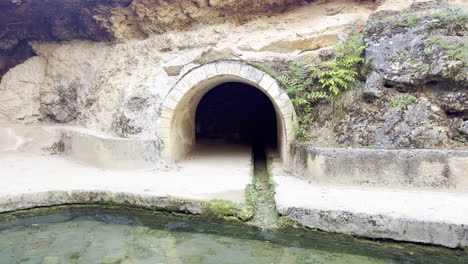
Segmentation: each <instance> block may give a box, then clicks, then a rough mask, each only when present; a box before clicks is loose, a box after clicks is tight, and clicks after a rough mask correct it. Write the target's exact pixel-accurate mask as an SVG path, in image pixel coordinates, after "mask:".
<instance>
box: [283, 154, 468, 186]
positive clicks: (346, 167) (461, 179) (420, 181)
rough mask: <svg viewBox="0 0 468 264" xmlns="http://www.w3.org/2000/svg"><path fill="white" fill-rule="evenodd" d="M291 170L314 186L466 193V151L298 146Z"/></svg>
mask: <svg viewBox="0 0 468 264" xmlns="http://www.w3.org/2000/svg"><path fill="white" fill-rule="evenodd" d="M291 170H292V171H294V173H295V175H296V176H297V177H299V178H301V179H303V180H306V181H308V182H311V183H316V184H326V185H346V186H366V187H385V188H399V189H419V190H437V191H453V192H468V150H371V149H339V148H315V147H303V146H299V147H296V150H295V152H294V153H292V162H291Z"/></svg>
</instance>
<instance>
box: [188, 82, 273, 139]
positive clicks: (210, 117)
mask: <svg viewBox="0 0 468 264" xmlns="http://www.w3.org/2000/svg"><path fill="white" fill-rule="evenodd" d="M195 127H196V141H197V142H199V141H201V140H204V141H207V140H220V141H223V142H227V143H239V144H251V145H252V146H253V147H262V148H264V147H271V148H276V145H277V121H276V112H275V108H274V107H273V104H272V102H271V101H270V99H269V98H268V97H267V96H266V95H265V94H264V93H263V92H262V91H260V90H259V89H257V88H256V87H253V86H251V85H248V84H244V83H238V82H229V83H223V84H221V85H219V86H216V87H215V88H213V89H211V90H210V91H208V92H207V93H206V94H205V95H204V96H203V97H202V99H201V100H200V103H199V104H198V107H197V112H196V118H195Z"/></svg>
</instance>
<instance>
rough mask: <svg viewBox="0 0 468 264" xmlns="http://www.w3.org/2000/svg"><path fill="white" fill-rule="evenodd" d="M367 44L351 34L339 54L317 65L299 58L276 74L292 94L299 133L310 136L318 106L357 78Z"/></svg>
mask: <svg viewBox="0 0 468 264" xmlns="http://www.w3.org/2000/svg"><path fill="white" fill-rule="evenodd" d="M364 49H365V45H364V42H363V41H362V37H359V36H357V37H351V38H349V39H348V41H347V42H345V43H340V44H338V45H337V46H336V58H335V59H334V60H331V61H326V62H322V63H321V64H319V65H318V66H317V67H312V66H311V65H309V64H307V63H305V62H302V61H298V62H292V63H291V64H290V65H289V67H288V70H287V71H284V72H281V73H280V74H274V77H275V78H276V80H277V81H278V82H279V84H280V85H281V86H282V88H283V89H284V90H285V91H286V93H287V94H288V95H289V97H290V98H291V101H292V103H293V104H294V108H295V109H296V113H297V116H298V117H297V124H296V126H295V132H296V137H297V138H299V139H306V138H308V137H310V132H309V127H310V126H311V124H312V122H313V121H314V120H315V117H314V115H313V109H314V106H315V105H316V104H318V103H320V102H331V101H333V100H334V98H336V97H337V96H338V95H339V94H340V93H342V92H343V91H346V90H349V89H350V88H351V87H353V86H354V84H355V83H356V81H357V77H358V75H359V73H358V69H359V67H360V66H361V64H362V63H363V62H364V58H362V54H363V52H364Z"/></svg>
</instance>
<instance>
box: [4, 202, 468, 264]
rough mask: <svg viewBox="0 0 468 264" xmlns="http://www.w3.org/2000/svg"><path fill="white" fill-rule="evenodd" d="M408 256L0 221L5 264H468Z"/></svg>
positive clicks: (97, 217) (185, 229)
mask: <svg viewBox="0 0 468 264" xmlns="http://www.w3.org/2000/svg"><path fill="white" fill-rule="evenodd" d="M411 250H413V249H411ZM411 250H408V249H407V248H406V247H405V246H402V247H401V248H398V247H388V248H387V247H382V246H380V245H373V244H372V243H357V242H353V241H342V240H337V239H323V238H320V239H319V238H316V237H314V236H313V235H311V236H304V235H299V234H292V233H279V232H264V231H261V230H258V229H254V228H248V227H240V226H233V225H224V224H214V223H206V222H196V221H189V220H184V219H182V218H177V217H173V216H168V215H154V216H143V215H135V214H131V212H128V214H127V213H123V212H103V211H100V210H90V209H88V210H71V211H66V212H60V213H53V214H49V215H43V216H34V217H26V218H20V219H15V220H9V221H3V222H0V263H1V264H9V263H47V264H52V263H122V264H124V263H125V264H128V263H151V264H154V263H190V264H196V263H216V264H222V263H265V264H266V263H356V264H366V263H444V264H445V263H468V258H467V257H466V256H467V255H466V254H465V252H462V251H460V250H459V251H450V250H448V249H447V250H446V252H445V251H444V250H442V251H441V252H444V253H431V251H428V252H429V253H428V252H426V251H411ZM437 252H438V251H437Z"/></svg>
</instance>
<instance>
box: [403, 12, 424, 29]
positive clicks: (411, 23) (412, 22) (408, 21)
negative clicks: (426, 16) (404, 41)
mask: <svg viewBox="0 0 468 264" xmlns="http://www.w3.org/2000/svg"><path fill="white" fill-rule="evenodd" d="M417 19H418V17H417V16H416V15H412V16H409V17H405V18H404V19H403V21H399V22H397V25H398V26H401V27H417V26H420V25H421V24H420V23H417V22H416V20H417Z"/></svg>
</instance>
